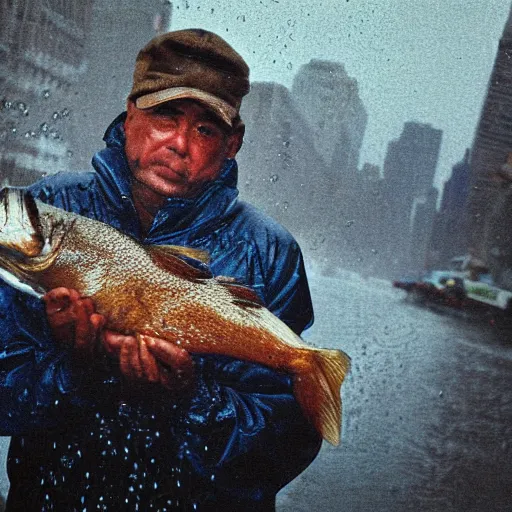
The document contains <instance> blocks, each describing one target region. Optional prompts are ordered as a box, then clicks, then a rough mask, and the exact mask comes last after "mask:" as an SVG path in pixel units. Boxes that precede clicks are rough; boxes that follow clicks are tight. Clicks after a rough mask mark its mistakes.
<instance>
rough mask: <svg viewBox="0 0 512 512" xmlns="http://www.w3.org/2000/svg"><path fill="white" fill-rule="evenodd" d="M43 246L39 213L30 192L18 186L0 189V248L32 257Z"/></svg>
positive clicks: (39, 252) (39, 251)
mask: <svg viewBox="0 0 512 512" xmlns="http://www.w3.org/2000/svg"><path fill="white" fill-rule="evenodd" d="M43 247H44V239H43V236H42V229H41V225H40V222H39V212H38V209H37V205H36V202H35V200H34V198H33V197H32V195H31V194H30V193H28V192H25V191H24V190H22V189H19V188H11V187H5V188H3V189H2V190H1V191H0V249H4V250H7V251H9V252H11V253H13V254H14V255H16V256H18V257H28V258H33V257H35V256H38V255H39V254H41V251H42V250H43Z"/></svg>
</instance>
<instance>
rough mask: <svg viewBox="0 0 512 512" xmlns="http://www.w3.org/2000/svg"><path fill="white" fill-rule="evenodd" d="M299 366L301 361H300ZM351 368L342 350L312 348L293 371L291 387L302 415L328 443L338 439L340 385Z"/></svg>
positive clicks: (335, 443) (339, 426)
mask: <svg viewBox="0 0 512 512" xmlns="http://www.w3.org/2000/svg"><path fill="white" fill-rule="evenodd" d="M301 366H302V365H301ZM349 368H350V358H349V357H348V356H347V355H346V354H345V353H344V352H342V351H341V350H325V349H315V350H313V351H311V356H310V360H309V362H308V364H307V365H303V366H302V367H301V369H300V370H299V371H298V372H297V373H296V374H295V378H294V383H293V390H294V394H295V397H296V398H297V401H298V402H299V404H300V405H301V407H302V409H303V411H304V413H305V415H306V417H307V418H309V420H310V421H311V423H312V424H313V426H314V427H315V428H316V430H317V431H318V433H319V434H320V435H321V436H322V437H323V438H324V439H325V440H326V441H328V442H329V443H331V444H332V445H334V446H337V445H338V444H339V443H340V429H341V395H340V388H341V384H342V383H343V380H344V379H345V375H346V374H347V372H348V370H349Z"/></svg>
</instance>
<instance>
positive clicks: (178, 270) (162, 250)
mask: <svg viewBox="0 0 512 512" xmlns="http://www.w3.org/2000/svg"><path fill="white" fill-rule="evenodd" d="M147 250H148V252H149V254H150V256H151V259H152V260H153V262H154V263H155V265H157V266H159V267H160V268H163V269H164V270H166V271H167V272H170V273H171V274H174V275H175V276H177V277H182V278H183V279H188V280H189V281H201V280H205V279H212V278H213V275H212V273H211V272H210V270H209V269H208V267H207V266H206V265H204V264H203V263H201V262H200V261H198V260H195V259H192V260H193V261H195V262H197V264H198V265H197V266H196V264H195V263H194V264H190V263H187V261H185V260H184V259H183V258H182V257H180V256H177V255H176V253H175V252H173V251H172V250H171V251H170V250H169V246H168V245H164V246H161V245H152V246H150V247H148V249H147Z"/></svg>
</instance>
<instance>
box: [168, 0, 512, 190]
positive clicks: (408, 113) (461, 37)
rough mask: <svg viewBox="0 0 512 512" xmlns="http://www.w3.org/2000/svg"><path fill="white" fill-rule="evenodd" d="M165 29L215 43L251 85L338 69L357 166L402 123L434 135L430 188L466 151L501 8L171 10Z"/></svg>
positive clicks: (493, 3) (473, 1)
mask: <svg viewBox="0 0 512 512" xmlns="http://www.w3.org/2000/svg"><path fill="white" fill-rule="evenodd" d="M173 4H174V12H173V19H172V28H173V29H179V28H185V27H201V28H205V29H209V30H212V31H214V32H217V33H218V34H219V35H222V36H223V37H224V38H225V39H226V40H227V41H228V42H229V43H230V44H231V45H233V46H234V47H235V48H236V49H237V50H238V51H239V53H241V54H242V55H243V56H244V57H245V59H246V60H247V62H248V63H249V66H250V68H251V79H252V80H253V81H275V82H279V83H281V84H283V85H285V86H287V87H291V84H292V81H293V77H294V74H295V73H296V71H297V70H298V68H299V67H300V66H301V65H302V64H304V63H307V62H309V60H310V59H312V58H322V59H330V60H334V61H338V62H341V63H343V64H344V65H345V68H346V70H347V72H348V74H349V75H350V76H351V77H353V78H356V79H357V81H358V83H359V89H360V96H361V98H362V100H363V103H364V105H365V107H366V109H367V111H368V116H369V118H368V126H367V129H366V134H365V139H364V141H363V148H362V153H361V159H360V165H362V164H363V163H364V162H371V163H375V164H378V165H380V166H382V164H383V162H384V156H385V154H386V149H387V144H388V142H389V141H390V140H391V139H394V138H397V137H398V136H399V135H400V133H401V131H402V126H403V123H404V122H405V121H410V120H412V121H418V122H422V123H430V124H431V125H432V126H433V127H435V128H440V129H442V130H443V142H442V147H441V155H440V161H439V165H438V169H437V177H436V185H438V186H439V185H440V184H441V183H442V181H443V180H446V179H447V178H448V177H449V174H450V172H451V167H452V165H453V164H454V163H456V162H457V161H459V160H461V158H462V157H463V155H464V150H465V148H466V147H469V146H471V143H472V140H473V136H474V131H475V128H476V125H477V122H478V118H479V114H480V109H481V105H482V101H483V99H484V95H485V91H486V88H487V84H488V80H489V76H490V73H491V70H492V66H493V63H494V58H495V55H496V50H497V46H498V42H499V38H500V36H501V34H502V31H503V27H504V25H505V22H506V20H507V17H508V13H509V8H510V0H373V1H371V0H370V1H369V0H324V1H315V0H311V1H310V2H307V1H305V0H236V1H233V0H174V1H173Z"/></svg>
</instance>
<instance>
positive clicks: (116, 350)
mask: <svg viewBox="0 0 512 512" xmlns="http://www.w3.org/2000/svg"><path fill="white" fill-rule="evenodd" d="M125 338H126V336H125V335H124V334H120V333H118V332H116V331H111V330H109V329H105V330H104V331H103V334H102V336H101V339H102V342H103V347H104V348H105V351H106V352H107V354H110V355H111V356H120V355H121V347H122V346H123V341H124V339H125Z"/></svg>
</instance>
